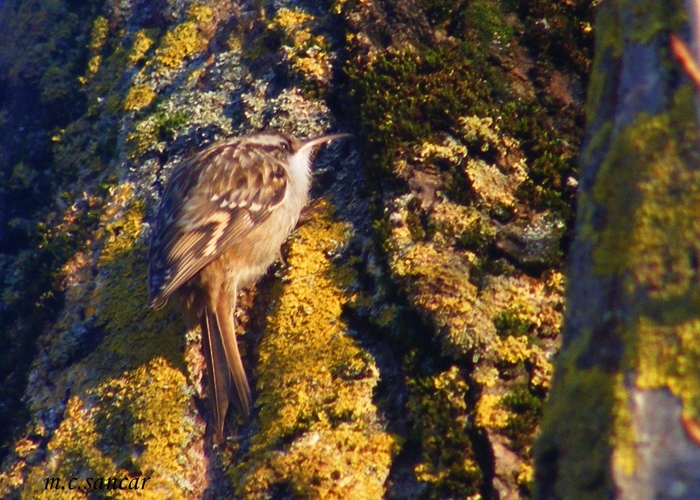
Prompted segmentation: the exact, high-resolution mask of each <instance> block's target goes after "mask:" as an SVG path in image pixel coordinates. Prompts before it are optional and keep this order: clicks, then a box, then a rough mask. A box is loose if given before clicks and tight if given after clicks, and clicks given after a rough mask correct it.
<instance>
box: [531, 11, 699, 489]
mask: <svg viewBox="0 0 700 500" xmlns="http://www.w3.org/2000/svg"><path fill="white" fill-rule="evenodd" d="M686 19H687V18H686V15H685V12H684V6H683V3H682V2H681V1H673V2H661V1H658V2H648V1H631V2H630V1H616V0H608V1H606V2H603V3H602V4H601V6H600V9H599V11H598V14H597V19H596V26H595V29H596V49H595V50H596V52H595V61H594V65H593V69H592V72H591V76H590V85H589V90H588V100H587V114H588V125H587V132H586V140H585V141H584V145H583V147H582V151H581V176H580V182H579V204H578V214H577V220H576V233H575V239H574V242H573V244H572V250H571V255H570V273H569V275H570V280H569V283H570V285H569V289H568V295H567V315H566V320H565V329H564V344H563V348H562V351H561V353H560V354H559V357H558V360H557V363H556V367H555V377H554V383H553V388H552V391H551V394H550V400H549V402H548V404H547V406H546V409H545V418H544V423H543V429H542V434H541V437H540V438H539V441H538V443H537V446H536V470H537V479H536V481H537V491H538V497H539V498H543V499H550V498H601V499H602V498H625V499H646V498H684V499H686V498H687V499H690V498H700V467H698V464H699V463H700V434H699V433H698V429H700V424H699V422H700V369H699V368H698V367H700V266H699V262H700V224H699V223H698V221H699V220H700V218H699V217H700V169H699V168H698V159H699V158H700V142H699V136H698V132H697V131H698V124H697V122H696V118H697V115H696V106H697V100H698V89H696V88H695V87H694V86H693V85H692V83H691V81H690V79H689V78H688V76H687V74H686V71H685V70H684V69H683V68H682V67H681V65H680V64H679V63H678V61H677V60H676V58H675V57H674V56H673V54H672V52H671V50H670V47H669V39H670V36H671V34H677V35H679V36H681V37H684V38H686V39H687V38H688V36H689V33H690V30H689V28H688V25H687V23H686ZM687 43H690V42H689V41H688V42H687Z"/></svg>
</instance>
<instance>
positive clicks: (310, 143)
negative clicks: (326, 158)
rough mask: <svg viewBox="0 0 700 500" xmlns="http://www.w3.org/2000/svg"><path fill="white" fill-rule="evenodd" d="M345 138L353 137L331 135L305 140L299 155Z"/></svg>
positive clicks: (348, 135)
mask: <svg viewBox="0 0 700 500" xmlns="http://www.w3.org/2000/svg"><path fill="white" fill-rule="evenodd" d="M345 137H352V135H350V134H331V135H322V136H320V137H313V138H311V139H307V140H305V141H304V142H303V143H302V145H301V147H300V148H299V150H298V151H297V153H300V152H302V151H309V152H311V151H313V150H314V149H316V148H317V147H318V146H320V145H321V144H325V143H327V142H330V141H334V140H336V139H343V138H345Z"/></svg>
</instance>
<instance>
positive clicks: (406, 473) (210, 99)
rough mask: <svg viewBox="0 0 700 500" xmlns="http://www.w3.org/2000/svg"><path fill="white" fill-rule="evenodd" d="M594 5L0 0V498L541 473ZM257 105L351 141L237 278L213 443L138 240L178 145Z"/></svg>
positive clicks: (299, 493) (204, 406)
mask: <svg viewBox="0 0 700 500" xmlns="http://www.w3.org/2000/svg"><path fill="white" fill-rule="evenodd" d="M592 3H593V2H592V1H591V0H554V1H549V0H547V1H545V0H523V1H520V2H514V1H512V0H334V1H330V2H316V1H311V0H303V1H296V0H294V1H292V0H275V1H258V0H238V1H237V0H234V1H231V0H197V1H193V0H169V1H162V0H95V1H86V2H76V1H73V0H51V1H46V2H38V1H34V0H0V26H1V27H2V29H0V104H1V105H2V108H1V109H0V176H1V180H0V275H1V276H2V277H3V279H2V280H1V281H0V343H1V344H2V346H3V349H2V350H0V421H1V423H0V439H1V440H2V448H0V458H2V466H1V467H0V496H2V497H3V498H4V497H9V498H16V497H24V498H41V497H46V498H49V497H50V498H53V496H54V495H55V494H56V493H57V492H56V491H54V489H56V488H58V489H60V487H61V486H63V487H65V488H66V491H67V492H69V493H72V494H73V495H74V496H77V497H80V496H90V495H98V494H99V495H114V496H120V495H124V496H126V493H129V494H137V495H143V496H144V497H148V495H151V497H154V498H202V497H205V498H230V497H234V496H235V497H237V498H246V499H253V498H323V499H333V498H337V499H344V500H346V499H350V500H351V499H362V500H368V499H369V500H373V499H379V498H396V499H403V498H431V499H443V498H479V497H484V498H491V497H493V496H496V495H497V496H499V497H500V498H501V499H515V498H529V497H530V496H531V495H532V490H531V488H532V481H533V452H532V441H533V436H534V435H535V434H536V432H537V430H538V428H539V423H540V419H541V414H542V405H543V402H544V400H545V398H546V397H547V394H548V391H549V381H550V377H551V372H552V363H551V358H552V356H553V354H554V352H555V351H556V350H557V348H558V346H559V344H560V341H559V338H560V336H559V332H560V326H561V321H562V317H563V309H564V304H563V289H564V284H565V283H564V281H565V279H564V276H563V273H562V267H563V266H562V262H563V257H564V256H565V254H566V251H567V248H568V241H569V240H570V237H569V234H570V228H571V224H572V221H573V213H574V201H575V196H576V181H575V178H576V177H577V163H576V156H577V153H578V149H577V148H578V144H579V141H580V137H581V135H582V124H583V89H584V87H585V84H586V78H587V76H586V75H587V72H588V69H589V64H590V59H589V50H590V42H591V39H592V34H591V25H590V20H591V18H592ZM267 127H270V128H275V129H278V130H280V131H282V132H286V133H290V134H294V135H296V136H298V137H301V138H306V137H309V136H313V135H317V134H321V133H324V132H328V131H333V130H342V131H346V132H350V133H352V134H353V137H354V138H353V140H352V141H345V142H343V143H342V144H341V143H337V144H331V145H328V146H327V147H326V148H325V149H324V150H323V151H322V152H320V154H319V155H318V157H317V158H316V159H315V161H314V169H315V173H314V187H313V189H312V193H311V195H312V199H313V201H312V202H311V206H310V207H309V209H308V210H307V211H306V212H305V213H303V214H302V217H301V220H300V224H299V227H298V229H297V230H296V231H295V232H294V233H293V234H292V236H291V237H290V238H289V240H288V241H287V242H286V244H285V245H284V246H283V255H284V257H285V262H286V263H285V264H281V263H280V264H279V265H277V266H274V267H273V269H272V270H271V271H270V272H269V273H268V274H267V275H266V276H265V277H264V278H263V279H262V280H261V281H260V282H259V283H258V284H257V285H256V286H255V288H254V289H253V290H249V291H247V292H245V293H243V294H241V295H240V297H239V300H238V306H237V311H236V319H237V325H238V331H237V334H239V335H238V337H239V339H240V346H241V350H242V356H243V362H244V365H245V368H246V370H247V372H248V374H249V375H250V379H251V385H252V386H253V397H254V409H253V416H252V418H251V419H250V420H249V421H244V419H242V418H239V419H236V418H235V417H234V418H231V419H229V421H228V422H227V426H226V435H227V436H228V439H226V440H225V441H224V443H223V444H222V445H221V446H213V445H212V442H211V439H210V437H209V436H210V434H209V433H208V431H207V421H208V420H209V414H210V406H209V403H208V402H207V400H206V397H205V394H204V392H203V391H202V384H201V381H202V376H203V365H204V362H203V360H202V356H201V354H200V343H199V332H198V330H197V329H194V330H188V327H187V325H186V324H184V322H183V321H182V319H181V318H180V315H179V314H178V311H175V310H172V309H161V310H157V311H153V310H150V309H149V308H148V294H147V289H146V256H147V247H148V239H149V236H150V233H151V224H152V222H153V220H154V216H155V210H156V207H157V206H158V203H159V201H160V199H161V196H162V189H163V185H164V184H165V183H166V182H167V179H168V178H169V176H170V175H171V173H172V171H173V169H174V167H175V165H177V164H178V162H180V161H182V160H183V158H185V157H186V156H187V155H189V154H191V153H192V152H193V151H197V150H199V149H201V148H202V147H204V146H205V145H207V144H209V143H211V142H212V141H215V140H218V139H220V138H223V137H227V136H231V135H240V134H246V133H251V132H256V131H260V130H264V129H265V128H267ZM72 478H75V481H73V482H72V483H71V482H70V480H71V479H72ZM88 478H90V479H91V482H90V486H91V490H99V492H92V493H87V492H86V491H85V490H84V489H81V490H78V489H76V488H77V487H78V486H79V487H81V488H86V487H88V483H87V479H88ZM100 478H102V480H101V481H100V480H99V479H100ZM124 478H127V482H126V483H122V482H121V480H122V479H124ZM136 479H138V481H137V482H132V481H135V480H136ZM144 480H147V481H144ZM109 481H111V482H109ZM114 481H117V482H118V484H125V485H126V486H127V489H126V490H114V489H112V488H111V487H110V485H111V486H113V485H114ZM129 486H133V488H132V490H131V491H129V490H128V487H129ZM71 487H72V488H73V489H70V488H71ZM107 487H110V489H109V491H108V490H107ZM137 487H138V490H136V488H137Z"/></svg>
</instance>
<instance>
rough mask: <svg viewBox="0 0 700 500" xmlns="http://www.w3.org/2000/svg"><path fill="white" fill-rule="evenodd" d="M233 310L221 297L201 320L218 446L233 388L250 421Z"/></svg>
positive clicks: (248, 401)
mask: <svg viewBox="0 0 700 500" xmlns="http://www.w3.org/2000/svg"><path fill="white" fill-rule="evenodd" d="M234 300H235V299H234ZM212 306H213V308H212ZM234 309H235V306H234V305H233V304H231V299H230V297H228V294H225V293H222V294H219V297H218V298H217V299H216V303H215V304H211V303H210V304H207V305H206V306H205V307H204V310H203V312H202V316H201V320H200V322H201V326H202V350H203V351H204V357H205V359H206V362H207V371H208V373H209V398H210V401H211V402H212V410H213V413H214V441H215V442H216V443H219V442H221V441H222V439H223V436H224V422H225V419H226V412H227V410H228V407H229V402H230V399H229V397H230V394H231V389H232V388H233V386H235V387H236V393H237V394H238V401H237V403H238V404H237V406H238V407H239V410H240V411H241V412H242V413H243V414H244V415H245V416H246V417H249V416H250V413H251V408H252V404H251V399H252V398H251V395H250V386H249V384H248V378H247V377H246V374H245V370H244V368H243V362H242V361H241V354H240V352H239V351H238V343H237V342H236V332H235V329H234V322H233V311H234Z"/></svg>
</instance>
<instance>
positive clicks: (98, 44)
mask: <svg viewBox="0 0 700 500" xmlns="http://www.w3.org/2000/svg"><path fill="white" fill-rule="evenodd" d="M108 32H109V24H108V22H107V19H105V18H104V17H102V16H97V17H96V18H95V21H94V22H93V23H92V31H91V32H90V43H89V44H88V47H89V48H90V50H91V51H93V52H99V51H100V50H102V47H104V44H105V41H106V40H107V33H108Z"/></svg>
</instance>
